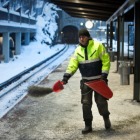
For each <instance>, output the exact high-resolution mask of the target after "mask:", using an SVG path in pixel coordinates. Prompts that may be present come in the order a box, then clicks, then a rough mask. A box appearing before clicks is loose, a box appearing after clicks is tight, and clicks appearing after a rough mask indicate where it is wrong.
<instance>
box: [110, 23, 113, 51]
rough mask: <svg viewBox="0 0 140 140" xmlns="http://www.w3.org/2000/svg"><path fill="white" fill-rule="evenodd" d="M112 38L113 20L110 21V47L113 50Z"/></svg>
mask: <svg viewBox="0 0 140 140" xmlns="http://www.w3.org/2000/svg"><path fill="white" fill-rule="evenodd" d="M112 40H113V21H111V22H110V49H111V51H113V48H112Z"/></svg>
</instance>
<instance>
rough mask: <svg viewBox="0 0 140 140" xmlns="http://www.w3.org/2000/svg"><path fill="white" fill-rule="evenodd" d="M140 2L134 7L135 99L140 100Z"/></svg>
mask: <svg viewBox="0 0 140 140" xmlns="http://www.w3.org/2000/svg"><path fill="white" fill-rule="evenodd" d="M139 9H140V2H139V3H135V7H134V13H135V14H134V20H135V22H134V27H135V41H134V42H135V45H134V46H135V47H134V54H135V58H134V59H135V61H134V62H135V64H134V97H133V99H134V100H137V101H140V62H139V60H140V38H139V37H140V19H139V17H140V10H139Z"/></svg>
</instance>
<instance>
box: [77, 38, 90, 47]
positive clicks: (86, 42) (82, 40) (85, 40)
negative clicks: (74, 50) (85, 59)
mask: <svg viewBox="0 0 140 140" xmlns="http://www.w3.org/2000/svg"><path fill="white" fill-rule="evenodd" d="M88 40H89V37H87V36H80V37H79V43H80V44H82V45H83V46H87V45H88Z"/></svg>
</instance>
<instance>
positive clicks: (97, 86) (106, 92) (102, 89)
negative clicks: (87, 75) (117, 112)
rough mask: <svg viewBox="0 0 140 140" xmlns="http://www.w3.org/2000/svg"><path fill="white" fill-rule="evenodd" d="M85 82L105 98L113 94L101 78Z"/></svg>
mask: <svg viewBox="0 0 140 140" xmlns="http://www.w3.org/2000/svg"><path fill="white" fill-rule="evenodd" d="M85 84H86V85H87V86H89V87H90V88H92V89H93V90H94V91H96V92H97V93H99V94H100V95H102V96H103V97H105V98H107V99H109V98H111V97H112V96H113V92H112V91H111V89H110V88H109V87H108V85H107V84H106V83H105V81H103V80H94V81H90V82H86V83H85Z"/></svg>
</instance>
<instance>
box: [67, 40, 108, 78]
mask: <svg viewBox="0 0 140 140" xmlns="http://www.w3.org/2000/svg"><path fill="white" fill-rule="evenodd" d="M78 68H79V70H80V73H81V76H82V79H87V80H92V79H98V78H100V77H101V74H102V73H106V74H108V73H109V69H110V57H109V55H108V53H107V52H106V49H105V47H104V46H103V45H102V44H101V43H99V42H96V41H94V40H89V44H88V46H87V47H82V46H80V45H79V46H78V47H77V48H76V49H75V52H74V54H73V56H72V57H71V59H70V62H69V65H68V67H67V70H66V73H69V74H71V75H73V74H74V73H75V72H76V71H77V69H78Z"/></svg>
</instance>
